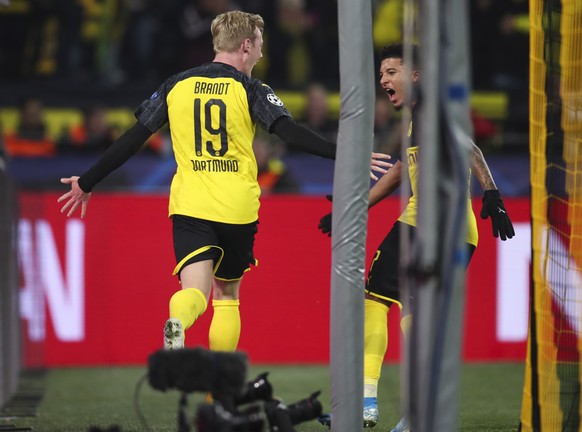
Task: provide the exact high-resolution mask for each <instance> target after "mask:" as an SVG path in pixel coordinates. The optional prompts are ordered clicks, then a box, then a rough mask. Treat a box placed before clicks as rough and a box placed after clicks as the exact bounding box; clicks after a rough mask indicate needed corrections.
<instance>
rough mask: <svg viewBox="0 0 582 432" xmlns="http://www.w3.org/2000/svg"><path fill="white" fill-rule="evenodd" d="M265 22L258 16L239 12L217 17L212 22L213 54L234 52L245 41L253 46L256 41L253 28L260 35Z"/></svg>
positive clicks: (226, 13) (230, 12)
mask: <svg viewBox="0 0 582 432" xmlns="http://www.w3.org/2000/svg"><path fill="white" fill-rule="evenodd" d="M264 27H265V22H264V21H263V18H262V17H261V16H260V15H256V14H251V13H247V12H241V11H229V12H225V13H223V14H220V15H218V16H217V17H216V18H214V20H213V21H212V25H211V26H210V31H211V32H212V43H213V45H214V52H216V53H219V52H234V51H236V50H237V49H238V48H239V47H240V45H241V44H242V43H243V42H244V40H245V39H250V40H251V42H252V43H253V44H254V43H255V39H256V37H257V36H256V34H255V28H258V29H259V30H260V31H261V33H262V32H263V29H264Z"/></svg>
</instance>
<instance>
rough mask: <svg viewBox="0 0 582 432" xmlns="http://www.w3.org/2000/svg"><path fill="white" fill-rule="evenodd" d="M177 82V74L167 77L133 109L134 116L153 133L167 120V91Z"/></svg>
mask: <svg viewBox="0 0 582 432" xmlns="http://www.w3.org/2000/svg"><path fill="white" fill-rule="evenodd" d="M176 82H177V76H176V75H175V76H173V77H170V78H168V79H167V80H166V81H165V82H164V83H163V84H162V85H161V86H160V87H159V88H158V89H157V90H156V91H155V92H154V93H153V94H152V95H151V96H150V97H149V98H148V99H146V100H144V101H143V102H142V103H141V104H140V105H139V106H138V107H137V109H136V110H135V118H136V119H137V120H138V121H139V122H140V123H141V124H143V125H144V126H145V127H146V128H148V129H149V130H150V132H152V133H154V132H156V131H157V130H158V129H160V128H161V127H162V126H164V125H165V124H166V123H167V122H168V103H167V101H166V98H167V96H168V93H169V91H170V90H171V89H172V88H173V87H174V85H175V84H176Z"/></svg>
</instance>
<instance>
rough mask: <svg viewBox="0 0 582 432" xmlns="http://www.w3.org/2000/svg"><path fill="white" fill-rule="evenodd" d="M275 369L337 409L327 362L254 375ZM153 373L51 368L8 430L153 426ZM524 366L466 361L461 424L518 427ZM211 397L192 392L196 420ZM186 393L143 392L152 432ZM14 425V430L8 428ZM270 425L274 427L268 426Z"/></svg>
mask: <svg viewBox="0 0 582 432" xmlns="http://www.w3.org/2000/svg"><path fill="white" fill-rule="evenodd" d="M261 372H269V380H270V382H271V383H272V385H273V389H274V394H275V396H276V397H279V398H280V399H282V400H283V401H284V402H285V403H287V404H291V403H294V402H296V401H298V400H300V399H303V398H305V397H307V396H309V395H310V394H311V393H312V392H314V391H316V390H321V391H322V393H321V395H320V397H319V400H320V401H321V402H322V405H323V409H324V411H329V409H330V395H329V368H328V367H327V366H313V365H306V366H304V365H293V366H273V365H253V366H252V367H251V368H250V369H249V373H248V378H249V380H250V379H253V378H255V376H257V375H258V374H259V373H261ZM145 374H146V368H145V367H107V368H63V369H51V370H49V371H48V373H47V375H46V377H45V378H44V388H45V390H44V397H43V399H42V401H41V402H40V404H39V405H38V409H37V415H36V416H31V417H11V416H10V414H9V413H6V412H3V413H2V414H0V429H2V430H5V429H3V427H5V426H6V425H13V426H12V427H16V428H26V427H30V428H32V430H33V431H36V432H56V431H62V432H69V431H71V432H73V431H74V432H83V431H88V430H89V428H90V426H97V427H99V428H101V429H104V430H106V429H107V428H109V427H111V426H112V425H118V426H119V427H120V428H121V431H122V432H133V431H136V432H137V431H147V430H148V429H146V428H145V427H144V426H143V425H142V423H141V422H140V420H139V417H138V414H137V413H136V410H135V406H134V392H135V390H136V384H137V383H138V381H139V380H140V378H141V377H143V376H144V375H145ZM523 378H524V366H523V364H520V363H488V364H466V365H464V366H463V369H462V378H461V392H460V397H459V400H460V412H459V430H460V431H466V432H472V431H479V432H509V431H516V430H517V426H518V422H519V414H520V407H521V395H522V386H523ZM378 396H379V397H378V402H379V406H380V422H379V424H378V425H377V426H376V427H375V428H374V429H372V430H373V431H378V432H385V431H390V430H391V428H392V427H393V426H394V425H395V424H396V423H397V422H398V420H399V418H400V414H399V410H400V402H399V401H400V396H399V367H398V366H396V365H385V366H384V368H383V371H382V378H381V380H380V388H379V395H378ZM202 400H203V395H202V394H198V393H194V394H190V395H189V397H188V410H189V413H190V417H191V418H192V419H193V418H194V415H195V409H196V407H197V405H198V404H199V403H200V402H202ZM178 401H179V393H178V392H177V391H175V390H172V391H168V392H166V393H164V392H159V391H156V390H153V389H152V388H151V387H150V386H149V384H147V382H145V383H144V384H143V385H142V386H141V391H140V393H139V397H138V404H139V408H140V411H141V412H142V414H143V416H144V417H145V419H146V421H147V424H148V426H149V430H150V431H156V432H158V431H159V432H162V431H164V432H166V431H168V432H170V431H177V429H178V427H177V411H178ZM8 430H10V429H8ZM264 430H267V428H266V427H265V428H264ZM296 430H297V431H298V432H326V431H327V430H328V429H327V428H325V427H323V426H321V425H320V424H319V423H317V422H316V421H310V422H306V423H302V424H300V425H297V426H296Z"/></svg>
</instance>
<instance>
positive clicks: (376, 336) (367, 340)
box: [364, 299, 388, 397]
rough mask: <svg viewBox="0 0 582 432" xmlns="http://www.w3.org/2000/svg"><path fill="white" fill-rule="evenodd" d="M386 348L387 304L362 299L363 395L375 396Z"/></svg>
mask: <svg viewBox="0 0 582 432" xmlns="http://www.w3.org/2000/svg"><path fill="white" fill-rule="evenodd" d="M387 348H388V306H386V305H385V304H382V303H379V302H377V301H373V300H369V299H365V300H364V397H376V392H377V388H378V380H379V379H380V372H381V369H382V363H383V362H384V356H385V355H386V349H387Z"/></svg>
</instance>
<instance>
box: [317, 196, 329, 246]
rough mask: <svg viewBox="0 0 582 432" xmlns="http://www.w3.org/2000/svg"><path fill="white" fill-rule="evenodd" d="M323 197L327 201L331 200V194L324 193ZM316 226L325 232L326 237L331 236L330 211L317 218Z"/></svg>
mask: <svg viewBox="0 0 582 432" xmlns="http://www.w3.org/2000/svg"><path fill="white" fill-rule="evenodd" d="M325 197H326V198H327V200H328V201H333V195H326V196H325ZM317 228H319V229H320V230H321V232H322V233H324V234H327V236H328V237H331V212H330V213H328V214H326V215H325V216H324V217H322V218H321V219H320V220H319V225H317Z"/></svg>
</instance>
